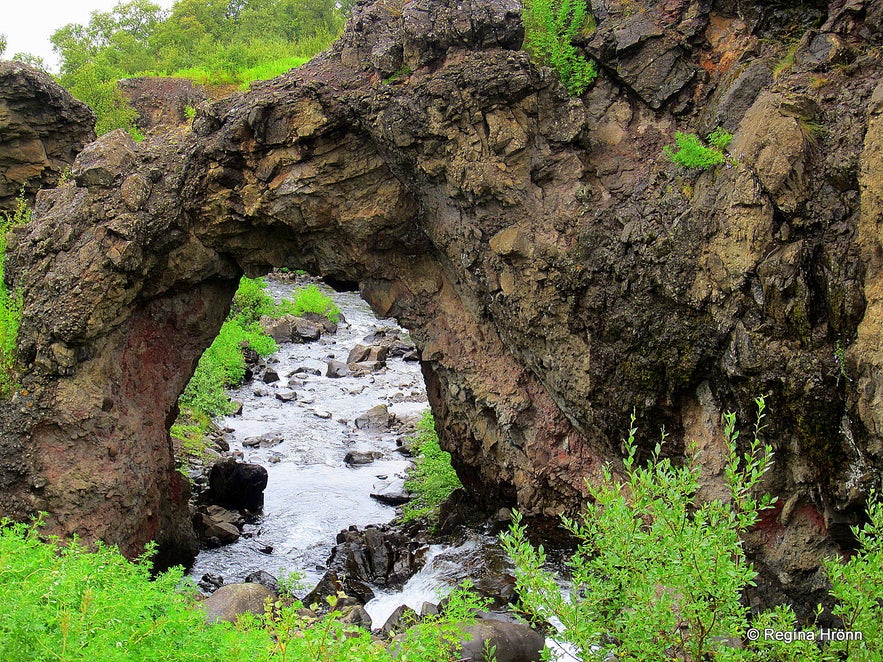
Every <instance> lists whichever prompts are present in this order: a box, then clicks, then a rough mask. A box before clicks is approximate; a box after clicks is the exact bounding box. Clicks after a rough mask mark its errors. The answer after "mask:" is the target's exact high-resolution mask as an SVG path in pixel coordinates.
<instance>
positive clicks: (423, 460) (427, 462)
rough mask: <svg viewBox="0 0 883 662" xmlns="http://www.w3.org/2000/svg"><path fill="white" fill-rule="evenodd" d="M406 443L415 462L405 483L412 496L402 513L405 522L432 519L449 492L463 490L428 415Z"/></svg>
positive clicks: (449, 457) (425, 414) (449, 455)
mask: <svg viewBox="0 0 883 662" xmlns="http://www.w3.org/2000/svg"><path fill="white" fill-rule="evenodd" d="M409 441H410V443H411V451H412V452H413V454H414V456H415V458H416V459H415V463H414V467H413V468H412V469H410V470H409V471H408V480H406V481H405V489H406V490H408V491H409V492H411V493H412V494H413V495H414V500H413V501H411V502H409V503H407V504H406V505H405V507H404V509H403V512H402V518H403V519H404V521H406V522H408V521H410V520H413V519H416V518H418V517H424V516H427V515H429V516H431V515H433V514H434V513H435V512H436V511H437V509H438V507H439V505H441V503H442V502H443V501H444V500H445V499H447V498H448V496H450V494H451V492H453V491H454V490H456V489H457V488H458V487H462V485H461V483H460V479H459V478H457V472H456V471H454V468H453V467H452V466H451V454H450V453H448V452H447V451H443V450H442V449H441V447H440V446H439V443H438V434H437V433H436V431H435V421H434V420H433V418H432V412H431V411H429V410H427V411H426V412H425V413H424V414H423V417H422V418H421V419H420V422H419V423H417V432H416V433H415V435H414V436H413V437H412V438H411V439H410V440H409Z"/></svg>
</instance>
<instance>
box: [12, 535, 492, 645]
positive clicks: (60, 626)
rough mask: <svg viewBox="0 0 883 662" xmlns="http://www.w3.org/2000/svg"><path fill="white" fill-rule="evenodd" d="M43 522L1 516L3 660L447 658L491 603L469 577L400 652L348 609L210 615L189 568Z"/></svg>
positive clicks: (409, 634)
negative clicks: (214, 620)
mask: <svg viewBox="0 0 883 662" xmlns="http://www.w3.org/2000/svg"><path fill="white" fill-rule="evenodd" d="M38 526H39V524H38V525H34V526H29V525H24V524H11V523H9V522H8V521H6V520H4V521H3V522H2V523H0V604H2V607H0V659H2V660H3V662H44V661H50V660H52V661H54V662H95V661H96V660H101V662H161V661H162V662H167V661H168V660H174V661H175V662H190V661H193V662H196V661H204V662H265V661H273V660H279V661H280V662H282V661H286V662H302V661H308V660H317V661H328V662H331V661H334V662H338V661H340V662H343V661H346V662H392V660H393V659H395V660H398V661H400V662H447V661H452V660H454V659H456V658H455V655H454V650H456V644H457V643H458V642H459V641H460V639H461V637H462V626H463V625H466V624H469V623H470V622H471V621H472V620H473V619H474V617H475V613H476V611H477V610H479V609H482V608H484V604H483V603H482V601H481V600H480V599H479V598H477V597H476V596H475V595H474V594H473V593H472V592H471V591H470V590H469V587H468V586H464V587H463V588H460V589H457V590H455V591H454V592H453V593H452V595H451V598H450V603H449V605H448V607H447V608H446V611H445V614H444V615H443V616H437V617H434V618H431V619H429V620H428V621H425V622H423V623H421V624H419V625H416V626H414V627H411V628H409V629H408V630H407V631H406V632H404V633H403V635H402V637H401V640H400V641H399V643H397V650H396V655H395V658H394V657H393V655H392V654H391V653H390V652H389V651H388V650H387V649H386V648H385V647H384V646H383V645H382V644H381V643H379V642H378V641H376V640H374V639H373V638H372V637H371V634H370V633H369V632H368V631H367V630H363V629H360V628H358V627H356V626H353V625H347V624H344V623H341V622H340V621H339V620H337V617H339V616H340V615H341V614H340V612H339V611H335V612H332V613H331V614H329V615H327V616H323V617H311V616H309V615H306V614H305V612H304V611H303V610H302V609H301V608H302V606H303V605H301V604H300V603H299V602H295V603H294V604H293V605H291V606H283V605H282V604H281V603H279V602H277V603H276V604H273V605H270V604H268V605H267V609H266V611H265V613H264V614H262V615H258V616H255V615H250V614H247V615H245V616H244V617H241V618H240V620H239V622H238V623H237V625H236V627H235V628H234V627H233V626H230V625H229V624H225V623H224V624H207V623H206V622H205V613H204V612H203V611H202V610H201V609H200V608H199V607H198V606H197V604H198V603H197V600H196V590H195V587H194V586H193V584H192V582H190V581H189V580H187V579H185V578H184V577H183V570H182V569H181V568H174V569H172V570H170V571H168V572H165V573H162V574H160V575H158V576H157V577H156V579H155V580H152V579H151V576H150V564H149V562H148V560H147V555H145V557H143V558H142V559H141V560H139V561H138V562H136V563H131V562H129V561H127V560H126V559H125V558H123V556H122V555H121V554H120V553H119V552H118V551H117V550H116V548H112V547H107V546H105V545H102V544H101V543H99V544H98V545H97V546H96V549H95V551H88V550H86V549H85V548H84V547H82V546H81V545H79V544H78V543H77V542H76V541H74V542H71V543H69V544H68V545H67V546H66V547H64V548H59V547H57V546H56V545H55V544H53V543H54V542H57V541H50V542H48V543H47V542H43V541H41V540H40V536H39V528H38ZM333 606H334V605H332V607H333Z"/></svg>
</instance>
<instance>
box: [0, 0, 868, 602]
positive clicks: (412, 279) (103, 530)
mask: <svg viewBox="0 0 883 662" xmlns="http://www.w3.org/2000/svg"><path fill="white" fill-rule="evenodd" d="M592 9H593V12H594V15H595V16H596V18H597V23H598V26H597V30H596V31H595V32H594V33H593V34H592V35H587V36H585V37H584V38H583V39H584V43H583V44H582V45H583V47H584V48H585V49H586V51H587V52H588V53H590V54H591V55H592V56H593V57H595V58H597V60H598V62H599V68H600V70H601V75H600V76H599V78H598V80H597V82H596V83H595V85H594V86H593V87H592V88H591V89H590V90H589V91H587V92H586V93H585V94H584V95H583V97H582V98H580V99H573V98H570V97H568V96H567V95H566V93H565V92H564V90H563V88H562V86H561V85H560V84H559V83H558V81H557V80H556V78H555V76H554V74H553V73H552V72H551V71H549V70H546V69H542V68H538V67H536V66H534V65H533V64H532V63H531V62H530V60H529V58H528V56H527V55H526V54H525V53H524V52H522V51H521V50H519V47H520V45H521V42H522V38H523V29H522V25H521V21H520V6H519V5H518V3H517V2H515V0H492V1H490V2H477V1H476V2H468V1H467V2H459V3H453V2H446V1H445V0H411V1H409V2H405V3H402V2H400V1H397V0H377V1H376V2H373V3H369V4H363V5H359V6H357V7H356V9H355V10H354V15H353V18H352V19H351V20H350V21H349V23H348V24H347V27H346V30H345V33H344V35H343V37H342V38H341V40H340V41H338V42H337V43H336V44H335V45H334V47H333V48H332V49H331V50H330V51H329V52H328V53H326V54H324V55H323V56H321V57H319V58H317V59H316V60H314V61H313V62H311V63H310V64H308V65H306V66H304V67H303V68H301V69H299V70H296V71H293V72H291V73H289V74H287V75H286V76H283V77H281V78H279V79H276V80H274V81H272V82H269V83H266V84H261V85H258V86H257V87H256V88H255V89H254V90H253V91H251V92H249V93H247V94H243V95H237V96H235V97H233V98H230V99H228V100H225V101H221V102H217V103H215V104H213V105H209V106H203V107H201V109H200V112H199V114H198V115H197V117H196V119H195V121H194V123H193V127H192V132H186V131H183V132H178V133H174V134H167V135H165V136H158V137H153V138H150V139H148V140H146V141H145V142H143V143H141V144H138V145H136V144H134V143H132V142H131V141H130V140H129V139H128V137H127V136H126V135H124V134H122V133H114V134H109V135H107V136H105V137H103V138H102V139H101V140H99V141H98V142H97V143H95V144H93V145H91V146H89V147H88V148H87V149H86V150H84V152H83V153H81V154H80V156H79V157H78V159H77V162H76V164H75V166H74V180H73V181H72V182H69V183H67V184H66V185H64V186H63V187H61V188H59V189H58V190H55V191H48V192H43V193H41V194H40V196H39V197H38V200H37V208H36V213H35V220H34V221H33V222H32V224H31V225H29V226H28V227H26V228H24V229H22V230H21V231H19V232H18V233H17V234H16V236H15V237H14V240H13V249H14V250H13V253H12V255H11V258H10V269H9V273H10V274H11V275H12V277H13V278H14V279H15V280H16V283H17V284H18V285H20V286H21V287H23V288H24V296H25V304H26V309H25V315H24V323H23V326H22V332H21V336H20V354H21V361H22V366H23V372H22V388H21V389H20V390H19V392H18V393H17V394H16V395H15V397H14V398H13V400H12V402H11V403H9V404H8V405H7V406H6V407H5V409H4V410H3V412H2V413H0V416H2V423H3V428H2V429H3V433H2V447H0V486H2V494H0V507H2V510H3V511H4V512H5V513H8V514H14V515H16V516H24V515H25V514H27V513H29V512H33V511H35V510H40V509H42V510H47V511H48V512H49V513H50V516H49V523H50V525H51V526H52V527H53V528H54V529H55V530H56V531H59V532H78V533H80V534H81V535H87V536H101V537H103V538H105V539H109V540H111V541H113V542H119V543H121V544H122V545H123V547H124V549H125V550H126V551H128V552H131V553H134V552H135V551H137V549H139V547H140V545H142V544H143V543H144V542H145V541H146V540H147V539H148V538H151V537H157V538H158V539H159V540H160V541H161V543H163V545H164V548H165V549H166V550H168V551H169V556H167V559H172V558H175V557H176V555H175V553H173V552H176V553H177V558H180V556H182V555H186V553H187V552H188V551H189V550H190V549H191V548H192V547H191V545H192V533H191V532H190V531H189V525H188V524H187V522H186V495H185V491H186V486H184V485H182V484H181V481H180V480H179V477H178V474H177V473H176V472H175V471H174V468H173V461H172V456H171V444H170V443H169V438H168V434H167V432H166V430H167V427H168V425H169V424H170V422H171V421H172V420H173V418H174V416H175V413H176V412H175V400H176V397H177V395H178V393H179V392H180V391H181V389H182V388H183V385H184V384H185V383H186V381H187V378H188V376H189V374H190V373H191V371H192V368H193V367H194V365H195V362H196V360H197V358H198V356H199V353H200V350H201V349H202V348H203V347H205V346H206V345H207V344H208V343H209V341H210V340H211V338H212V336H213V334H214V333H215V332H216V331H217V329H218V327H219V325H220V323H221V320H222V318H223V316H224V314H225V312H226V308H227V305H228V302H229V299H230V297H231V295H232V292H233V290H234V288H235V285H236V281H237V279H238V277H239V276H240V275H241V274H242V273H243V272H244V273H247V274H249V275H257V274H261V273H264V272H266V271H267V269H269V268H270V267H271V266H283V265H284V266H288V267H292V268H304V269H308V270H310V271H311V272H313V273H316V274H321V275H325V276H329V277H333V278H336V279H340V280H349V281H358V282H359V283H360V286H361V291H362V294H363V296H364V297H365V298H366V299H367V300H368V301H369V302H370V303H371V305H372V306H373V307H374V309H375V310H376V311H377V312H378V313H380V314H382V315H394V316H396V317H397V318H398V319H399V320H400V322H401V323H402V324H404V325H405V326H407V327H408V328H409V329H411V332H412V337H413V338H414V340H415V342H416V343H417V345H418V347H419V348H420V350H421V354H422V359H423V363H422V365H423V370H424V375H425V377H426V382H427V386H428V389H429V394H430V400H431V403H432V405H433V410H434V412H435V414H436V419H437V421H438V425H439V428H440V432H441V436H442V439H443V443H444V445H445V446H446V447H447V448H448V449H450V450H451V451H452V453H453V454H454V459H455V463H456V466H457V469H458V471H459V473H460V475H461V477H462V479H463V481H464V483H465V484H466V486H467V487H468V488H469V489H470V490H471V492H472V493H473V495H475V496H476V498H481V499H484V500H486V501H488V502H491V503H495V502H496V503H500V502H502V503H506V504H515V503H517V504H518V505H519V507H521V508H523V509H526V510H528V511H532V512H535V513H545V514H552V513H556V512H559V511H561V510H562V509H574V508H576V507H578V505H579V503H580V501H581V499H582V497H583V495H584V491H585V488H584V483H583V481H584V479H586V478H588V479H590V480H591V479H592V478H593V477H594V476H597V475H598V471H599V469H600V467H601V465H602V463H604V462H607V461H612V462H613V463H614V464H616V463H617V461H618V455H619V439H620V437H621V435H622V433H623V432H624V431H625V429H626V426H627V422H628V416H629V413H630V412H631V411H632V409H633V408H634V409H635V410H636V412H637V415H638V418H639V420H640V421H641V422H642V426H643V429H642V437H641V439H642V441H643V442H644V443H646V444H647V445H650V444H652V443H653V442H654V441H655V440H656V439H657V438H658V429H657V428H658V426H659V425H662V424H664V425H665V427H666V429H667V430H668V431H669V433H670V435H671V440H672V441H671V443H670V446H669V452H670V453H672V454H678V453H680V452H681V451H682V449H683V446H684V441H685V440H687V439H695V440H696V441H697V442H698V444H699V446H700V447H701V448H702V449H703V450H704V455H703V462H704V468H705V478H704V480H705V483H706V488H705V489H706V492H707V494H709V495H713V494H715V493H716V491H717V490H719V489H720V483H721V471H722V457H721V448H722V447H721V442H722V434H721V426H720V415H721V413H722V412H723V411H725V410H728V409H734V410H736V411H737V412H738V413H739V415H740V417H741V420H742V421H744V422H746V424H747V423H748V422H749V421H751V420H752V417H753V405H752V400H753V398H754V397H755V396H758V395H765V396H766V397H767V403H768V406H769V418H768V422H769V423H770V426H769V427H768V429H767V430H766V436H767V438H768V439H769V440H770V441H772V443H773V445H774V446H775V448H776V452H777V458H776V466H775V469H774V471H773V472H772V473H771V474H770V475H769V477H768V480H767V481H766V485H765V487H766V488H767V489H769V490H771V491H773V492H774V493H775V494H777V495H779V496H780V501H779V505H778V506H777V509H776V510H775V511H772V512H769V513H767V515H766V517H765V518H764V520H763V522H762V523H761V525H760V526H759V527H757V529H756V530H755V531H754V532H753V533H752V534H751V537H750V539H749V541H748V543H749V548H750V550H751V553H752V555H753V557H754V559H755V560H756V562H757V563H758V567H759V568H760V569H761V571H762V573H763V576H764V578H765V579H766V580H768V581H767V582H766V589H765V590H766V591H767V593H766V594H765V595H764V596H762V597H764V598H765V599H767V600H780V599H785V598H791V599H794V600H798V601H805V602H807V603H810V604H812V603H814V601H815V599H816V596H815V595H814V593H813V591H818V590H819V588H820V586H821V583H820V581H819V579H818V575H817V566H818V560H819V558H820V556H821V555H823V554H826V553H830V552H832V551H836V550H837V549H838V547H839V546H840V545H844V544H845V545H848V544H849V533H848V525H849V524H850V523H853V522H855V521H857V519H858V517H859V513H860V512H861V510H862V508H863V505H864V499H865V498H866V495H867V492H868V489H869V488H870V487H871V486H872V485H873V484H874V483H875V481H879V477H880V467H881V460H883V458H881V455H883V409H881V401H880V400H881V394H883V353H881V349H880V348H881V347H883V342H881V340H883V335H881V334H883V329H881V326H880V325H881V322H883V310H881V308H883V296H881V295H880V293H879V290H880V284H879V283H880V269H881V266H883V265H881V257H880V256H881V255H883V252H881V250H880V245H879V236H880V235H879V229H878V225H879V224H880V222H881V219H883V162H881V158H883V157H881V156H880V155H881V150H880V148H881V143H883V84H879V85H878V81H879V79H880V74H881V72H883V54H881V53H883V38H881V35H883V8H881V6H880V5H879V3H877V2H873V1H871V0H867V1H863V0H850V1H849V2H843V1H841V0H834V1H832V2H831V3H830V4H829V3H825V2H815V3H811V4H806V3H797V2H786V1H782V2H777V3H768V2H763V3H762V2H729V1H723V0H719V1H716V2H712V1H710V0H703V1H698V0H697V1H695V2H689V1H688V0H660V1H657V2H654V1H652V0H644V1H641V0H627V1H626V0H622V1H620V2H617V1H615V0H607V1H604V2H600V1H595V2H592ZM716 126H723V127H725V128H727V129H729V130H731V131H733V132H734V133H735V138H734V140H733V143H732V145H731V146H730V151H731V153H732V155H733V161H732V163H729V164H726V165H721V166H718V167H715V168H713V169H710V170H708V171H705V172H701V173H695V172H694V173H687V172H684V171H680V170H678V169H677V168H676V167H675V166H674V165H673V164H672V163H671V162H670V161H668V160H667V159H666V158H665V157H664V156H663V155H662V146H663V145H665V144H668V143H670V142H671V141H672V138H673V134H674V131H675V130H678V129H680V130H684V131H688V132H698V133H700V134H704V133H707V132H708V131H710V130H711V129H713V128H714V127H716Z"/></svg>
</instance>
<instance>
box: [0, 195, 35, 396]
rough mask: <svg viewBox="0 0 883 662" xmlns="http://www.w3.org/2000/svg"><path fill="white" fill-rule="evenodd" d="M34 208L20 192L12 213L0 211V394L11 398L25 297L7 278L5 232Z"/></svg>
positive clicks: (19, 223) (27, 215)
mask: <svg viewBox="0 0 883 662" xmlns="http://www.w3.org/2000/svg"><path fill="white" fill-rule="evenodd" d="M30 218H31V209H30V207H28V205H27V203H26V202H25V199H24V194H23V193H22V195H21V196H19V198H18V200H17V202H16V208H15V211H14V212H13V214H12V215H11V216H10V215H8V214H3V215H0V398H8V397H9V396H10V395H11V394H12V391H13V390H15V386H16V384H15V357H16V343H17V341H18V330H19V327H20V326H21V309H22V297H21V292H20V291H15V292H10V291H9V289H8V287H7V286H6V281H5V280H4V269H3V265H4V262H5V261H6V233H7V232H9V230H10V229H11V228H13V227H14V226H16V225H22V224H24V223H27V222H28V221H29V220H30Z"/></svg>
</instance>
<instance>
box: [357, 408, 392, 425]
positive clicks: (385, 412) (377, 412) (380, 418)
mask: <svg viewBox="0 0 883 662" xmlns="http://www.w3.org/2000/svg"><path fill="white" fill-rule="evenodd" d="M392 419H393V416H392V414H390V413H389V409H387V407H386V405H376V406H374V407H371V409H369V410H368V411H366V412H365V413H364V414H359V416H357V417H356V427H357V428H359V429H360V430H385V429H386V428H388V427H389V425H390V423H391V422H392Z"/></svg>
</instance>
